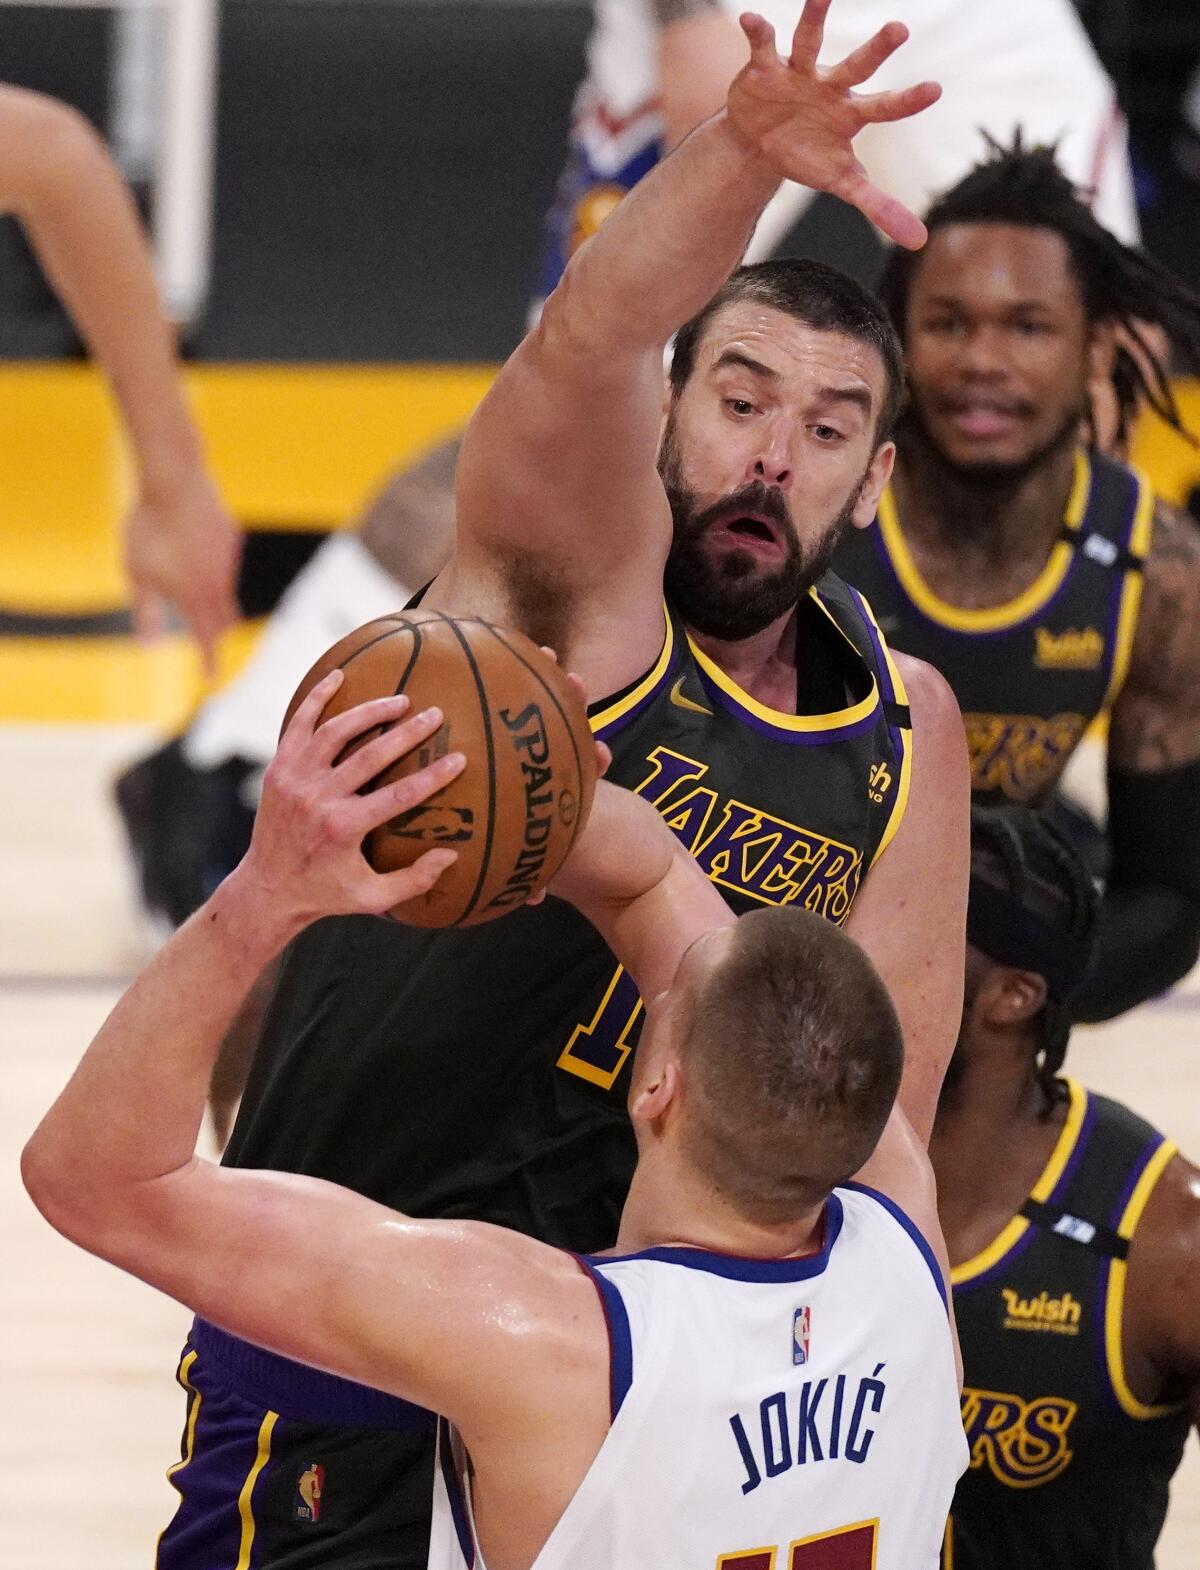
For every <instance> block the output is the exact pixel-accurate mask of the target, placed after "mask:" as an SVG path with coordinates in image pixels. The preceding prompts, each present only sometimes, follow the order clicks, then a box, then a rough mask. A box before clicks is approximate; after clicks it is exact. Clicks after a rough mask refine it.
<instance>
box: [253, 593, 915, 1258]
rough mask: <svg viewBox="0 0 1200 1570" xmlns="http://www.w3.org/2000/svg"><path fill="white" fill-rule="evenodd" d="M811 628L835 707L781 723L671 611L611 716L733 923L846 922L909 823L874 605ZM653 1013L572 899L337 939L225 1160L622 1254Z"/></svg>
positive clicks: (827, 610)
mask: <svg viewBox="0 0 1200 1570" xmlns="http://www.w3.org/2000/svg"><path fill="white" fill-rule="evenodd" d="M798 615H799V618H800V629H799V646H800V648H801V649H802V650H805V651H806V661H807V656H808V653H809V652H815V651H816V650H818V649H824V650H825V651H826V656H827V660H828V663H829V666H830V668H831V670H832V672H833V673H834V676H835V677H836V680H835V682H834V685H835V686H836V689H837V691H838V692H839V693H840V694H841V697H840V699H839V706H838V707H837V708H835V709H832V710H830V711H829V712H822V713H797V714H790V715H789V714H779V713H775V712H774V711H772V710H769V709H766V708H764V707H763V706H762V705H761V704H759V703H757V702H756V701H755V700H754V699H753V698H752V697H750V696H749V695H747V694H746V693H744V692H741V691H740V690H739V689H738V688H737V687H736V686H735V685H734V684H733V683H732V682H731V681H730V680H729V678H728V677H726V676H725V675H724V673H723V672H722V671H720V670H719V669H718V668H717V667H716V666H715V665H713V664H712V662H711V661H710V660H708V659H707V658H706V657H705V655H704V654H703V653H702V652H701V651H700V650H699V649H698V648H696V647H695V646H694V645H693V644H692V643H691V641H690V640H689V638H688V636H687V633H686V631H685V629H684V628H683V626H682V625H681V624H680V622H679V621H678V619H677V618H676V617H675V616H673V615H671V616H669V617H667V619H666V627H665V635H664V640H663V644H662V649H661V653H660V655H659V657H658V659H657V660H656V662H655V664H654V666H653V668H652V669H650V670H649V671H647V672H646V673H645V674H644V676H643V678H642V679H641V680H640V681H638V682H636V683H635V684H634V685H633V686H632V687H631V688H630V689H629V690H628V691H627V692H625V693H623V694H622V695H621V696H620V697H619V698H616V699H614V700H612V701H610V702H608V703H601V704H599V705H596V706H594V709H593V714H592V723H593V727H594V729H595V731H596V734H597V735H599V736H602V737H603V738H604V739H605V740H606V741H607V742H608V743H609V745H610V746H611V748H612V751H613V763H612V768H611V770H610V773H609V778H610V779H614V780H615V781H616V782H617V783H618V784H621V785H624V786H627V787H628V788H629V789H631V790H636V791H638V792H640V793H641V794H642V795H643V796H645V797H646V798H647V800H649V801H650V802H652V803H653V804H654V806H655V807H657V809H658V810H659V811H660V812H661V813H662V815H663V817H664V819H665V820H666V822H667V823H668V824H669V825H670V827H671V828H672V829H673V830H674V831H675V833H676V834H677V835H679V837H680V838H681V839H682V840H683V841H684V843H685V844H686V845H687V847H688V849H689V850H690V851H691V852H692V854H693V855H694V856H695V857H696V859H697V861H698V862H699V863H700V865H701V867H703V869H704V871H705V872H706V873H707V874H708V876H709V877H710V878H711V879H712V880H713V882H714V883H715V884H716V885H717V887H718V888H719V889H720V890H721V892H722V893H723V894H724V896H725V898H726V899H727V900H728V901H729V903H730V905H731V906H733V908H734V909H735V910H737V911H739V912H740V911H745V910H749V909H753V908H756V907H758V906H760V905H787V904H793V903H794V904H798V905H801V906H803V907H805V908H806V909H809V910H813V911H815V912H817V913H818V914H820V915H822V916H825V917H827V918H828V919H829V920H830V921H834V922H837V923H841V922H843V921H845V919H846V917H847V916H848V915H849V913H850V910H851V908H852V906H853V903H854V898H855V893H856V891H857V889H858V887H859V884H860V881H861V879H862V878H863V877H864V876H865V875H866V873H867V871H868V869H869V868H870V866H871V864H872V862H873V861H874V860H875V859H876V858H877V857H878V856H879V855H881V854H883V853H884V852H885V849H886V846H887V845H888V843H889V842H890V840H891V838H892V836H893V835H894V834H895V832H896V830H897V827H898V825H899V823H900V821H901V818H902V816H903V812H904V805H905V800H906V797H907V791H908V780H909V770H910V749H909V730H908V727H909V723H910V722H909V715H908V710H907V708H906V707H905V697H904V692H903V688H902V685H901V683H900V679H899V676H898V675H897V673H896V671H895V669H894V666H893V663H892V660H891V657H890V656H889V654H888V652H887V650H886V648H885V646H884V644H883V642H882V640H881V639H880V637H879V634H878V633H877V632H876V630H875V627H874V625H873V623H872V621H871V619H870V615H869V613H868V612H867V610H866V608H865V606H864V605H863V602H862V601H861V599H860V598H859V596H858V595H857V594H855V593H854V592H853V591H852V590H850V589H848V588H846V587H845V585H843V584H840V583H839V582H838V581H837V580H836V579H834V578H833V577H832V576H828V577H827V578H826V579H825V580H823V582H822V584H821V586H820V590H819V592H817V591H813V592H812V593H811V594H810V595H809V596H807V597H806V598H805V600H804V601H803V603H802V605H801V606H800V607H799V610H798ZM641 1012H642V1005H641V1000H640V998H639V997H638V994H637V989H636V988H635V987H634V986H633V984H632V983H631V981H630V980H629V978H628V976H627V975H626V974H625V973H624V972H623V971H622V970H621V969H620V967H619V966H618V965H617V963H616V961H615V960H614V959H613V957H612V955H611V953H610V952H609V950H608V948H607V947H606V946H605V944H604V943H603V942H602V940H601V939H600V937H599V935H598V934H597V932H596V930H595V929H594V928H593V927H592V926H591V924H590V923H589V922H587V921H585V920H584V918H583V917H582V916H581V915H579V914H578V912H577V911H575V910H574V909H573V908H572V907H571V906H569V905H567V904H565V903H564V902H562V901H559V900H554V899H550V900H547V901H546V902H545V903H544V904H542V905H540V906H537V907H535V908H533V909H529V908H525V909H522V910H519V911H517V912H515V913H514V914H512V915H510V916H506V917H505V918H504V919H503V920H501V921H497V922H493V923H491V924H489V925H486V926H481V927H474V928H471V929H469V930H465V931H455V930H447V931H422V930H418V929H416V928H406V927H402V926H398V925H396V924H395V923H392V922H385V921H380V920H377V919H376V918H373V917H336V918H330V919H327V920H325V921H322V922H318V923H317V924H316V925H315V926H313V927H311V928H310V929H309V930H308V931H307V932H305V933H304V934H302V935H301V937H300V938H298V939H297V940H296V942H295V943H294V944H293V945H292V946H291V947H290V949H289V950H288V952H287V955H286V956H285V960H284V964H283V969H282V974H281V978H280V981H279V983H278V986H277V989H276V993H275V996H274V998H273V999H272V1002H271V1005H270V1007H269V1009H268V1013H267V1018H266V1022H265V1026H264V1032H263V1036H262V1040H261V1043H260V1046H259V1049H258V1053H257V1056H256V1059H255V1062H254V1065H253V1069H252V1072H251V1075H250V1081H249V1085H248V1087H247V1091H246V1095H245V1098H244V1100H243V1103H242V1108H241V1111H240V1113H239V1116H238V1121H237V1125H236V1127H235V1129H234V1134H233V1138H232V1140H231V1142H230V1145H229V1149H228V1152H227V1154H226V1161H227V1163H229V1164H231V1165H235V1166H254V1167H267V1168H273V1169H275V1170H282V1171H293V1172H304V1173H307V1174H310V1175H312V1176H316V1177H322V1178H327V1179H330V1180H332V1181H334V1182H338V1183H342V1184H344V1185H345V1186H347V1187H349V1188H352V1189H355V1190H357V1191H358V1192H359V1193H362V1194H366V1195H368V1196H369V1197H370V1198H373V1199H376V1200H379V1201H381V1202H382V1203H384V1204H388V1205H391V1206H393V1207H395V1208H397V1209H401V1210H404V1211H407V1212H409V1213H410V1214H416V1215H427V1216H430V1215H433V1216H464V1217H471V1218H474V1219H480V1220H487V1221H493V1222H497V1223H499V1224H501V1225H505V1226H511V1227H515V1228H516V1229H517V1230H519V1231H524V1232H529V1233H532V1234H534V1235H535V1236H538V1237H541V1238H543V1239H544V1240H546V1241H547V1242H552V1243H556V1244H559V1245H560V1246H563V1247H568V1248H573V1249H576V1250H581V1251H588V1250H593V1249H597V1248H604V1247H606V1246H608V1245H609V1244H610V1243H611V1242H612V1240H613V1238H614V1237H615V1236H616V1230H617V1219H618V1216H619V1214H620V1210H621V1206H622V1204H623V1202H624V1198H625V1191H626V1188H627V1187H628V1183H629V1177H630V1174H631V1172H632V1170H633V1160H634V1146H633V1136H632V1133H631V1131H630V1128H629V1121H628V1117H627V1115H626V1111H625V1096H626V1092H627V1087H628V1077H629V1075H628V1065H629V1059H630V1055H631V1053H632V1052H633V1050H634V1047H635V1045H636V1042H637V1039H638V1033H639V1030H640V1028H641Z"/></svg>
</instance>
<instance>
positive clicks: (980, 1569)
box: [944, 1080, 1189, 1570]
mask: <svg viewBox="0 0 1200 1570" xmlns="http://www.w3.org/2000/svg"><path fill="white" fill-rule="evenodd" d="M1067 1088H1068V1092H1069V1096H1070V1100H1069V1103H1068V1109H1067V1118H1066V1122H1065V1124H1064V1126H1063V1130H1062V1133H1061V1134H1060V1136H1059V1139H1058V1142H1057V1144H1056V1146H1055V1148H1054V1151H1053V1153H1052V1154H1051V1157H1050V1160H1049V1161H1048V1162H1047V1164H1046V1168H1045V1170H1044V1171H1043V1173H1042V1175H1041V1177H1040V1178H1039V1179H1038V1181H1037V1183H1036V1184H1035V1185H1034V1188H1033V1192H1032V1193H1031V1195H1030V1197H1029V1199H1028V1200H1027V1201H1026V1202H1025V1204H1024V1205H1023V1206H1022V1208H1021V1211H1020V1213H1019V1214H1018V1215H1016V1216H1014V1218H1013V1219H1012V1220H1011V1221H1010V1222H1009V1224H1008V1225H1007V1226H1006V1227H1005V1228H1004V1229H1003V1231H1002V1232H1001V1233H1000V1235H999V1237H997V1238H996V1239H995V1241H994V1242H993V1243H991V1244H990V1246H989V1247H988V1248H986V1249H984V1250H983V1252H982V1253H980V1254H978V1255H976V1257H975V1258H974V1259H971V1260H968V1261H967V1262H966V1263H965V1264H962V1265H959V1266H958V1267H957V1268H956V1269H954V1270H953V1271H952V1272H951V1282H952V1284H953V1288H954V1313H955V1318H956V1319H957V1321H958V1334H959V1340H960V1341H961V1343H962V1355H963V1369H964V1380H965V1387H964V1390H963V1396H962V1407H963V1425H964V1427H965V1428H966V1433H967V1445H968V1450H969V1453H970V1465H969V1467H968V1470H967V1471H966V1472H965V1473H964V1474H963V1476H962V1479H961V1480H960V1482H959V1485H958V1489H957V1491H956V1493H955V1496H954V1507H953V1511H952V1514H951V1519H950V1525H949V1527H948V1529H947V1536H946V1550H945V1554H944V1570H1050V1567H1060V1566H1061V1567H1063V1570H1068V1567H1070V1570H1074V1567H1076V1566H1078V1567H1080V1570H1083V1567H1086V1570H1152V1567H1153V1564H1154V1544H1155V1542H1156V1540H1157V1538H1158V1534H1159V1532H1160V1530H1161V1528H1162V1523H1163V1518H1164V1516H1165V1514H1166V1509H1167V1491H1168V1487H1169V1484H1170V1481H1171V1478H1172V1476H1173V1474H1174V1472H1175V1469H1176V1467H1177V1466H1178V1465H1179V1461H1180V1457H1181V1455H1182V1453H1183V1446H1184V1441H1185V1440H1186V1438H1187V1434H1188V1428H1189V1418H1188V1413H1187V1410H1186V1408H1180V1407H1170V1406H1146V1405H1144V1404H1143V1403H1142V1402H1140V1401H1139V1400H1138V1399H1137V1397H1136V1396H1135V1395H1134V1394H1133V1392H1132V1391H1131V1390H1130V1388H1129V1385H1128V1382H1127V1380H1126V1377H1125V1367H1124V1361H1123V1354H1122V1345H1121V1334H1122V1311H1123V1305H1124V1297H1125V1274H1126V1264H1125V1257H1126V1254H1127V1252H1128V1249H1129V1240H1130V1238H1131V1237H1132V1236H1133V1234H1134V1231H1135V1230H1136V1228H1137V1224H1138V1221H1139V1219H1140V1218H1141V1215H1142V1212H1143V1210H1144V1209H1145V1207H1146V1203H1147V1201H1148V1200H1149V1198H1150V1195H1151V1193H1152V1192H1153V1190H1154V1185H1155V1184H1156V1183H1157V1181H1158V1179H1159V1178H1160V1177H1161V1175H1162V1172H1163V1169H1164V1168H1165V1167H1166V1165H1167V1163H1168V1162H1169V1161H1170V1160H1171V1158H1172V1156H1174V1155H1175V1154H1176V1150H1175V1146H1174V1145H1173V1144H1171V1142H1170V1141H1169V1140H1167V1139H1164V1138H1163V1136H1162V1135H1161V1134H1159V1133H1158V1132H1157V1131H1156V1130H1155V1129H1153V1128H1151V1126H1150V1125H1149V1124H1148V1123H1145V1122H1143V1121H1142V1119H1141V1118H1139V1117H1137V1116H1136V1115H1135V1114H1134V1113H1132V1112H1130V1111H1129V1110H1128V1108H1126V1107H1123V1106H1121V1105H1119V1104H1118V1103H1117V1102H1115V1101H1109V1100H1107V1099H1106V1098H1105V1097H1104V1096H1097V1095H1093V1094H1092V1093H1091V1092H1089V1091H1087V1090H1085V1089H1084V1087H1083V1086H1082V1085H1080V1084H1079V1083H1078V1082H1077V1081H1075V1080H1068V1081H1067Z"/></svg>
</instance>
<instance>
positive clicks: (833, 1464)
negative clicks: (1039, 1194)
mask: <svg viewBox="0 0 1200 1570" xmlns="http://www.w3.org/2000/svg"><path fill="white" fill-rule="evenodd" d="M585 1268H587V1269H589V1270H590V1271H591V1272H592V1273H593V1276H594V1279H595V1282H596V1286H597V1289H598V1291H599V1292H600V1296H601V1300H602V1302H603V1304H604V1309H605V1313H606V1315H607V1317H608V1324H609V1333H610V1339H611V1345H612V1385H613V1405H614V1418H613V1424H612V1427H611V1429H610V1430H609V1432H608V1435H607V1437H606V1438H605V1440H604V1443H603V1444H602V1445H601V1447H600V1450H599V1452H598V1454H597V1456H596V1459H595V1461H594V1462H593V1463H592V1466H591V1468H590V1469H589V1471H588V1473H587V1475H586V1476H585V1477H584V1479H583V1481H582V1483H581V1484H580V1486H579V1489H578V1491H577V1493H576V1494H575V1496H574V1498H573V1499H572V1500H571V1502H570V1504H569V1505H568V1506H567V1508H566V1510H565V1511H564V1513H563V1515H562V1517H561V1518H560V1520H559V1522H558V1524H557V1525H556V1526H555V1528H554V1530H553V1531H552V1532H551V1534H550V1537H549V1539H548V1540H547V1542H546V1543H545V1545H544V1547H543V1548H542V1550H541V1552H540V1553H539V1554H538V1556H537V1558H536V1559H535V1561H534V1564H533V1567H532V1570H935V1567H936V1565H937V1562H938V1556H939V1552H940V1549H941V1545H942V1538H943V1534H944V1530H945V1524H946V1517H947V1514H948V1512H949V1507H950V1500H951V1496H952V1494H953V1492H954V1485H955V1482H956V1480H957V1478H958V1477H959V1475H960V1474H961V1473H962V1471H963V1470H964V1468H965V1467H966V1464H967V1447H966V1440H965V1438H964V1435H963V1427H962V1420H961V1418H960V1415H959V1394H958V1381H957V1378H956V1374H955V1368H954V1351H953V1342H952V1337H951V1333H950V1325H949V1317H948V1310H947V1306H946V1297H945V1286H944V1284H943V1281H942V1277H941V1273H940V1272H939V1270H938V1267H937V1264H936V1261H935V1260H934V1257H933V1254H932V1253H931V1251H930V1249H929V1246H928V1244H927V1243H926V1242H925V1240H924V1238H922V1237H921V1236H920V1234H919V1233H918V1231H917V1230H916V1228H915V1227H914V1226H913V1225H912V1223H911V1222H910V1221H909V1220H908V1218H907V1217H906V1216H905V1215H904V1214H903V1213H902V1212H901V1211H900V1210H899V1209H898V1208H897V1207H896V1206H895V1205H893V1204H892V1203H891V1202H890V1201H889V1200H887V1199H885V1198H883V1197H882V1196H881V1195H878V1194H876V1193H875V1192H874V1191H873V1190H870V1189H865V1188H862V1187H860V1186H859V1185H857V1184H849V1185H847V1186H846V1187H845V1188H841V1189H838V1190H837V1191H836V1193H835V1194H834V1195H833V1196H832V1197H831V1198H830V1200H829V1202H828V1207H827V1210H826V1219H825V1242H824V1246H823V1247H822V1249H821V1250H820V1252H819V1253H816V1254H810V1255H808V1256H806V1257H804V1258H802V1259H783V1260H757V1259H741V1258H734V1257H731V1256H729V1255H725V1254H710V1253H706V1252H704V1251H701V1250H699V1249H690V1248H653V1249H650V1250H648V1251H647V1252H646V1253H643V1254H635V1255H630V1256H628V1257H625V1258H614V1259H596V1260H592V1261H587V1262H585ZM463 1463H464V1455H463V1450H462V1444H461V1441H460V1440H459V1438H458V1436H457V1435H456V1434H455V1433H454V1431H453V1430H451V1429H450V1428H449V1427H448V1426H447V1425H444V1424H443V1427H442V1433H441V1436H440V1440H439V1458H438V1467H437V1472H436V1474H435V1481H434V1507H433V1536H432V1540H431V1545H430V1559H429V1566H430V1570H486V1566H485V1565H484V1561H483V1557H482V1555H481V1553H480V1549H479V1545H478V1541H477V1538H476V1534H475V1529H474V1522H473V1519H472V1513H471V1497H470V1488H469V1484H465V1483H464V1478H465V1476H466V1472H465V1468H464V1465H463Z"/></svg>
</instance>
